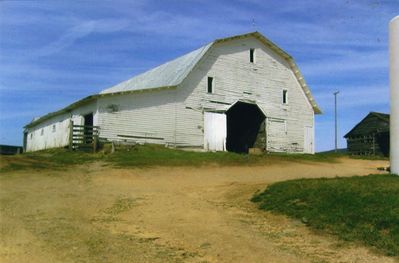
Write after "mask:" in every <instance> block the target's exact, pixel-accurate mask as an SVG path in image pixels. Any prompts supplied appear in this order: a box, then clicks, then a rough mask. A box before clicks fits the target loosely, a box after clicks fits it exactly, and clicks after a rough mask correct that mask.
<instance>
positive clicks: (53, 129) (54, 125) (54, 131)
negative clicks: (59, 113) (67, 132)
mask: <svg viewBox="0 0 399 263" xmlns="http://www.w3.org/2000/svg"><path fill="white" fill-rule="evenodd" d="M53 132H55V124H53Z"/></svg>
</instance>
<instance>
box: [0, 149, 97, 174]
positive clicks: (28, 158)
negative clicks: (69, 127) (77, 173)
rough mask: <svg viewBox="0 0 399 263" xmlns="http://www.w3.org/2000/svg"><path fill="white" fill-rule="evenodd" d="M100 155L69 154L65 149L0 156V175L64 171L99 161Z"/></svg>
mask: <svg viewBox="0 0 399 263" xmlns="http://www.w3.org/2000/svg"><path fill="white" fill-rule="evenodd" d="M101 159H102V155H101V154H92V153H86V152H79V151H77V152H71V151H68V150H66V149H51V150H45V151H38V152H32V153H24V154H19V155H8V156H4V155H2V156H0V163H2V164H3V165H2V168H0V173H6V172H11V171H18V170H27V169H34V170H42V169H55V170H57V169H64V168H66V167H70V166H72V165H76V164H84V163H88V162H93V161H97V160H101Z"/></svg>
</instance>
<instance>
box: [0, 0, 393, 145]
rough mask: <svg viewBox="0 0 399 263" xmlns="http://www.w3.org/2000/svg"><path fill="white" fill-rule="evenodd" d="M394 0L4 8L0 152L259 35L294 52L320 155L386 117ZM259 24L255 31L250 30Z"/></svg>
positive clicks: (0, 16) (0, 21)
mask: <svg viewBox="0 0 399 263" xmlns="http://www.w3.org/2000/svg"><path fill="white" fill-rule="evenodd" d="M398 14H399V0H387V1H382V0H323V1H314V0H303V1H296V0H280V1H271V0H263V1H262V0H245V1H244V0H243V1H216V0H213V1H201V0H193V1H182V0H181V1H177V0H176V1H140V0H135V1H116V0H113V1H106V0H104V1H94V0H93V1H53V0H51V1H46V0H40V1H34V0H29V1H21V0H19V1H0V144H12V145H21V144H22V130H23V128H22V127H23V126H24V125H25V124H27V123H28V122H30V121H31V120H32V119H33V118H34V117H36V116H41V115H44V114H46V113H48V112H51V111H55V110H58V109H60V108H61V107H64V106H66V105H68V104H70V103H72V102H74V101H76V100H78V99H80V98H82V97H84V96H87V95H91V94H94V93H97V92H99V91H101V90H102V89H105V88H108V87H110V86H112V85H114V84H117V83H119V82H121V81H123V80H126V79H128V78H130V77H132V76H134V75H136V74H138V73H141V72H143V71H145V70H147V69H150V68H152V67H154V66H157V65H159V64H161V63H163V62H166V61H168V60H171V59H173V58H175V57H177V56H180V55H183V54H185V53H187V52H189V51H191V50H194V49H196V48H198V47H200V46H202V45H204V44H207V43H209V42H211V41H213V40H214V39H216V38H222V37H227V36H231V35H236V34H241V33H247V32H250V31H254V30H257V31H259V32H261V33H262V34H264V35H265V36H266V37H268V38H269V39H271V40H272V41H273V42H275V43H276V44H278V45H279V46H280V47H281V48H282V49H284V50H285V51H287V52H288V53H289V54H291V55H292V56H293V57H294V58H295V60H296V62H297V64H298V66H299V68H300V69H301V71H302V73H303V75H304V77H305V79H306V81H307V83H308V85H309V87H310V88H311V90H312V93H313V95H314V97H315V98H316V101H317V102H318V104H319V105H320V107H321V109H322V110H323V115H318V116H316V150H317V151H323V150H328V149H332V148H333V147H334V115H333V110H334V108H333V107H334V100H333V99H334V97H333V95H332V93H333V92H334V91H335V90H340V92H341V93H340V94H339V135H340V137H341V138H340V140H339V146H340V147H345V146H346V142H345V140H344V139H343V138H342V136H343V135H344V134H345V133H346V132H348V131H349V130H350V129H351V127H353V126H354V125H355V124H356V123H357V122H359V121H360V120H361V119H362V118H363V117H364V116H365V115H367V113H368V112H370V111H379V112H386V113H388V112H389V81H388V78H389V76H388V66H389V64H388V63H389V61H388V43H387V40H388V22H389V20H390V19H392V18H393V17H394V16H396V15H398ZM253 20H254V21H255V26H254V25H253Z"/></svg>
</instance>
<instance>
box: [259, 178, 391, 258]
mask: <svg viewBox="0 0 399 263" xmlns="http://www.w3.org/2000/svg"><path fill="white" fill-rule="evenodd" d="M252 201H253V202H257V203H258V204H259V208H260V209H263V210H268V211H272V212H277V213H282V214H286V215H288V216H290V217H293V218H297V219H300V220H302V221H303V222H304V223H306V224H307V225H308V226H309V227H311V228H313V229H315V230H323V231H326V232H328V233H332V234H335V235H337V236H338V237H339V238H341V239H343V240H347V241H355V242H360V243H363V244H365V245H367V246H371V247H374V248H377V249H379V250H380V251H382V252H384V253H385V254H386V255H390V256H399V177H398V176H394V175H369V176H364V177H358V176H355V177H350V178H333V179H299V180H292V181H285V182H280V183H276V184H273V185H270V186H269V187H268V188H267V189H266V190H265V191H264V192H262V193H259V194H256V195H255V196H254V197H253V198H252Z"/></svg>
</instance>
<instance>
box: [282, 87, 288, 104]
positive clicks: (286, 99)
mask: <svg viewBox="0 0 399 263" xmlns="http://www.w3.org/2000/svg"><path fill="white" fill-rule="evenodd" d="M287 95H288V90H286V89H285V90H283V104H287V103H288V96H287Z"/></svg>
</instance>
